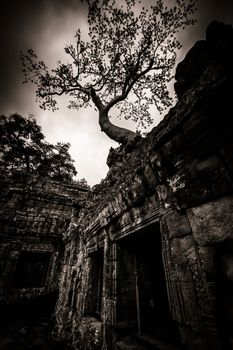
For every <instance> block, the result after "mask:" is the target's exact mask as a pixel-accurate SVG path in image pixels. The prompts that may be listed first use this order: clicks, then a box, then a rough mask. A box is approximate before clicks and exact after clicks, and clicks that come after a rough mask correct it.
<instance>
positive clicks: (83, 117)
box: [0, 0, 233, 184]
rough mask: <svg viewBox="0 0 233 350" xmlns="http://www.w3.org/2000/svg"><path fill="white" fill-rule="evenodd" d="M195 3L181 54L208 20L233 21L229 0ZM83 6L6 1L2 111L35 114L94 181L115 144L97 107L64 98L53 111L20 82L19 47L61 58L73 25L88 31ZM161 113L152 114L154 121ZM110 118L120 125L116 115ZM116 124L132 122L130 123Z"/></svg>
mask: <svg viewBox="0 0 233 350" xmlns="http://www.w3.org/2000/svg"><path fill="white" fill-rule="evenodd" d="M142 1H143V0H142ZM151 1H152V0H150V1H149V0H148V1H147V0H144V2H148V3H149V2H151ZM169 1H170V0H169ZM197 7H198V12H197V19H198V22H197V24H196V25H195V26H194V27H192V28H189V29H186V30H185V31H183V32H182V33H180V38H181V42H182V43H183V50H182V51H181V52H180V53H179V59H182V58H183V56H184V55H185V53H186V52H187V50H188V49H189V48H190V47H191V46H192V45H193V44H194V43H195V42H196V41H197V40H200V39H203V38H204V37H205V29H206V27H207V25H208V24H209V23H210V22H211V21H212V20H214V19H217V20H219V21H224V22H228V23H232V21H233V18H232V13H233V1H232V0H221V1H219V0H198V1H197ZM85 11H86V9H85V5H84V3H81V1H80V0H40V1H32V0H21V1H18V0H14V1H11V0H9V1H5V3H4V8H2V9H1V14H0V16H1V18H0V31H1V36H0V50H1V55H0V84H1V94H0V113H1V114H10V113H13V112H18V113H20V114H22V115H27V114H29V113H33V114H34V115H35V116H36V117H37V119H38V123H39V124H40V125H41V126H42V128H43V132H44V134H45V135H46V136H47V139H48V141H49V142H53V143H55V142H57V141H64V142H70V143H71V154H72V157H73V158H75V159H76V161H77V170H78V171H79V177H86V178H87V180H88V181H89V183H90V184H94V183H96V182H98V181H100V179H101V178H103V177H104V176H105V174H106V172H107V166H106V157H107V153H108V149H109V148H110V147H111V146H112V147H113V146H114V147H116V143H114V142H113V141H111V140H109V139H108V138H107V136H106V135H104V134H103V133H101V132H100V128H99V125H98V120H97V113H96V112H93V111H91V110H88V111H86V113H85V112H83V111H68V110H67V109H66V108H65V103H63V102H62V103H61V105H62V108H61V110H59V111H58V112H57V113H52V112H44V111H41V110H40V109H39V107H38V105H37V104H36V103H35V87H34V86H31V85H28V84H27V85H22V81H23V75H22V72H21V64H20V61H19V52H20V51H21V50H22V51H24V50H27V49H28V48H33V49H34V50H35V51H36V52H37V53H38V54H39V57H40V58H43V59H44V60H45V61H46V63H48V64H49V65H52V64H56V61H57V60H58V59H62V58H64V57H65V56H64V55H65V54H64V50H63V48H64V46H65V45H66V44H68V43H70V42H72V40H73V35H74V33H75V30H76V29H77V27H82V28H83V30H84V31H87V26H86V22H85V14H86V12H85ZM2 33H3V34H2ZM113 114H114V113H113ZM160 118H161V116H159V115H157V114H155V124H157V123H158V121H159V120H160ZM112 120H114V122H115V121H116V122H117V124H119V121H118V120H117V119H116V118H115V117H114V118H113V119H112ZM120 123H121V125H122V123H123V126H124V127H130V128H131V127H132V124H130V122H129V123H126V122H125V121H121V122H120Z"/></svg>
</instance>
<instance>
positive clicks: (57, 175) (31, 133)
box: [0, 113, 77, 181]
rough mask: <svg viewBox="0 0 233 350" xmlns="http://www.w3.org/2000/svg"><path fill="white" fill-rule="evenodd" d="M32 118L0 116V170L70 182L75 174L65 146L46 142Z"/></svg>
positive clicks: (66, 144)
mask: <svg viewBox="0 0 233 350" xmlns="http://www.w3.org/2000/svg"><path fill="white" fill-rule="evenodd" d="M44 139H45V137H44V135H43V133H42V131H41V127H40V126H39V125H37V123H36V120H35V119H34V118H33V117H29V118H23V117H22V116H21V115H19V114H16V113H15V114H12V115H11V116H10V117H6V116H4V115H2V116H0V167H1V169H3V170H5V171H6V172H7V174H9V175H19V174H26V175H30V174H38V175H41V176H47V177H49V178H51V179H54V180H59V181H60V180H65V181H71V180H72V177H73V176H74V175H76V174H77V171H76V169H75V167H74V165H73V162H74V161H73V159H72V158H71V156H70V154H69V147H70V144H69V143H57V144H56V145H52V144H50V143H48V142H46V141H45V140H44Z"/></svg>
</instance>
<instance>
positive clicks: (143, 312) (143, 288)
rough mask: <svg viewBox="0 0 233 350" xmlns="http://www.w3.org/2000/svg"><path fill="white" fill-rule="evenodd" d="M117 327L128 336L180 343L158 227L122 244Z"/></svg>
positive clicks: (147, 229)
mask: <svg viewBox="0 0 233 350" xmlns="http://www.w3.org/2000/svg"><path fill="white" fill-rule="evenodd" d="M118 275H119V279H118V288H117V289H118V290H117V294H118V301H119V302H118V307H117V326H118V327H119V329H121V330H122V331H124V332H125V333H128V334H130V333H133V334H136V335H138V336H144V335H147V336H150V337H153V338H156V339H159V340H161V341H164V342H169V343H177V339H178V334H177V329H176V325H175V324H174V322H173V320H172V318H171V314H170V310H169V304H168V297H167V290H166V281H165V274H164V268H163V262H162V243H161V235H160V231H159V225H155V224H154V225H151V226H149V227H147V228H145V229H143V230H141V231H139V232H138V233H136V234H133V236H132V237H127V238H124V239H122V240H121V241H119V269H118Z"/></svg>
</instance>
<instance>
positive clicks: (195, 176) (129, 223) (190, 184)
mask: <svg viewBox="0 0 233 350" xmlns="http://www.w3.org/2000/svg"><path fill="white" fill-rule="evenodd" d="M232 59H233V29H232V27H230V26H225V25H222V24H219V23H217V22H214V23H212V24H211V25H210V26H209V27H208V29H207V35H206V40H203V41H201V42H198V43H197V44H196V45H195V46H194V48H193V49H191V50H190V52H189V53H188V54H187V56H186V58H185V59H184V61H183V62H182V63H180V65H179V66H178V68H177V74H176V79H177V82H176V85H175V89H176V91H177V95H178V98H179V100H178V102H177V104H176V106H175V107H174V108H172V109H171V110H170V112H169V113H168V115H167V116H166V117H165V118H164V120H163V121H162V122H161V123H160V124H159V125H158V126H157V127H156V128H154V129H153V130H152V131H151V132H150V134H149V135H148V136H147V137H146V138H145V139H143V140H138V141H137V143H136V144H135V145H134V146H133V147H132V145H130V146H127V147H125V148H123V147H119V148H118V149H115V150H111V151H110V154H109V157H108V160H107V162H108V165H109V172H108V175H107V177H106V179H104V180H103V181H102V182H101V183H100V184H99V185H97V186H95V187H94V188H93V189H92V191H89V192H88V191H84V190H81V189H76V190H75V189H74V188H72V189H71V188H68V187H66V186H65V185H63V186H62V185H55V184H50V185H49V186H52V187H51V188H53V190H51V188H50V187H49V188H47V187H46V186H47V185H45V187H43V186H42V185H40V184H38V186H39V187H38V188H37V185H36V184H34V187H33V188H34V189H33V190H32V187H30V184H27V186H28V187H27V188H24V189H22V188H21V185H18V186H17V185H16V184H14V185H12V187H11V188H10V190H9V192H8V190H3V193H4V195H3V205H2V207H3V209H2V211H1V217H2V227H3V231H2V232H3V235H2V237H3V238H2V242H3V244H2V247H3V253H2V255H1V259H2V260H1V261H2V263H3V264H4V266H5V268H4V273H3V277H4V276H6V277H5V280H4V278H3V280H4V281H6V284H5V285H4V288H2V298H5V299H4V300H8V299H9V298H12V296H13V294H14V295H15V296H17V297H18V296H19V295H20V294H21V292H24V289H18V290H16V289H12V288H10V285H7V283H9V284H10V283H11V282H10V279H9V274H10V271H11V269H13V266H15V262H16V259H17V256H18V255H19V252H20V251H22V250H30V251H32V252H33V251H37V250H39V251H40V252H50V254H51V256H52V258H51V260H50V261H51V264H50V265H49V267H48V271H50V272H48V274H47V276H48V279H47V282H46V285H45V286H44V287H41V288H38V287H37V288H36V291H37V293H39V292H41V291H42V290H44V289H43V288H45V289H46V288H47V290H50V288H51V290H52V289H53V288H55V289H56V287H57V283H56V282H57V281H58V280H59V295H58V301H57V304H56V324H57V326H56V328H57V334H58V336H59V337H60V338H63V339H65V340H66V341H68V342H69V343H70V344H71V346H72V347H73V349H75V350H79V349H80V350H81V349H82V350H85V349H86V350H100V349H101V350H120V349H135V350H136V349H138V350H140V349H153V348H156V349H157V348H160V349H164V348H166V349H177V348H180V347H181V346H183V347H184V348H185V349H188V350H192V349H200V350H204V349H209V350H210V349H211V350H217V349H223V350H224V349H232V348H233V297H232V295H233V293H232V292H233V268H232V267H233V235H232V232H231V230H232V226H233V216H232V210H233V156H232V154H233V119H232V111H233V67H232ZM41 186H42V187H41ZM4 188H7V187H4V185H3V189H4ZM4 191H5V192H4ZM35 191H36V192H35ZM48 193H50V195H49V194H48ZM21 202H22V203H23V207H22V208H23V209H22V208H21V205H22V204H21ZM48 203H49V204H48ZM46 208H47V209H46ZM42 209H43V210H42ZM46 218H47V219H46ZM48 219H49V220H48ZM4 220H6V223H5V224H4V222H5V221H4ZM47 221H49V224H46V223H47ZM4 225H5V226H4ZM46 225H47V226H46ZM4 227H5V228H4ZM6 228H7V229H6ZM61 238H62V242H63V243H62V246H63V247H64V252H62V249H61V248H60V247H61ZM58 242H59V243H58ZM9 252H10V254H9ZM61 256H63V260H61V258H59V257H61ZM56 259H57V260H56ZM58 260H60V261H62V264H61V270H60V269H59V264H57V263H56V261H58ZM12 271H13V270H12ZM58 274H59V276H60V277H59V278H58V277H57V276H58ZM5 286H8V287H7V289H6V287H5ZM12 290H14V292H12ZM19 290H20V292H19ZM25 291H26V292H27V293H28V292H34V289H30V288H26V289H25ZM165 344H166V345H165Z"/></svg>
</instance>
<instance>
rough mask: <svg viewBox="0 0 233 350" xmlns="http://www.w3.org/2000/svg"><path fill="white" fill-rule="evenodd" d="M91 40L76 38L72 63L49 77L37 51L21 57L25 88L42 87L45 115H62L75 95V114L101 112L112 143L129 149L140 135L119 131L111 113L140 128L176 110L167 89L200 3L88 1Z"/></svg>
mask: <svg viewBox="0 0 233 350" xmlns="http://www.w3.org/2000/svg"><path fill="white" fill-rule="evenodd" d="M86 2H87V5H88V24H89V40H88V41H84V40H82V36H81V31H80V29H78V31H77V33H76V46H73V45H68V46H67V47H66V48H65V52H66V53H67V54H68V56H69V58H70V63H62V62H58V65H57V67H56V68H55V69H53V70H51V71H49V69H48V67H47V66H46V64H45V63H44V62H43V61H38V59H37V55H36V54H35V52H34V51H33V50H28V52H27V53H26V54H21V58H22V62H23V65H24V73H25V78H26V79H25V82H28V81H32V82H34V83H35V84H36V85H37V98H38V100H39V102H40V106H41V107H42V108H44V109H46V108H50V109H52V110H53V111H54V110H56V109H57V100H56V98H57V97H58V96H60V95H69V96H70V97H71V101H70V104H69V107H70V108H77V109H79V108H82V107H84V108H85V107H87V106H89V105H90V104H91V103H93V104H94V107H95V109H97V110H98V112H99V124H100V127H101V130H102V131H104V132H105V133H106V134H107V135H108V136H109V137H110V138H111V139H113V140H115V141H117V142H119V143H122V144H127V143H131V142H132V141H134V140H135V138H136V137H137V136H136V135H137V134H136V133H134V132H132V131H130V130H127V129H124V128H120V127H117V126H115V125H113V124H112V123H111V121H110V117H109V112H110V110H111V109H112V108H113V107H116V108H118V116H119V117H120V116H124V117H125V118H126V119H129V118H130V119H132V120H133V121H135V122H136V123H137V124H138V126H145V125H146V124H148V123H149V124H150V123H151V122H152V118H151V115H150V107H151V106H152V105H156V107H157V109H158V110H159V111H162V110H163V109H164V108H167V107H169V106H170V105H171V102H172V99H171V97H170V96H169V92H168V89H167V84H168V83H169V82H170V81H171V79H172V68H173V67H174V65H175V60H176V51H177V49H179V48H181V44H180V42H179V40H178V39H177V33H178V31H179V30H180V29H184V28H185V27H186V26H187V25H190V24H193V23H194V20H193V19H192V15H193V13H194V11H195V9H194V5H195V0H190V1H189V3H187V0H174V2H175V3H176V5H175V6H173V7H167V6H165V2H166V1H163V0H157V1H156V3H155V5H152V6H151V7H150V8H145V7H143V6H142V4H141V1H138V2H137V3H136V1H135V0H123V1H122V2H121V3H122V5H119V2H116V1H115V0H92V1H91V0H86Z"/></svg>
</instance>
